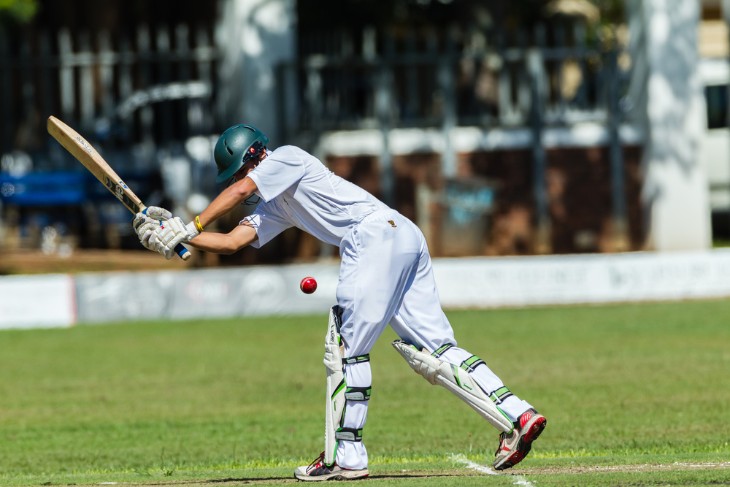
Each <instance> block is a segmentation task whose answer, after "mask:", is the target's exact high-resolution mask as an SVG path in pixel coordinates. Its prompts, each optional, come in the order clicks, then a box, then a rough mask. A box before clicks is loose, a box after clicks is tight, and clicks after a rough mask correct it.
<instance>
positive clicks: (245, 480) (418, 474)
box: [181, 472, 454, 484]
mask: <svg viewBox="0 0 730 487" xmlns="http://www.w3.org/2000/svg"><path fill="white" fill-rule="evenodd" d="M426 477H454V474H448V473H431V472H414V473H398V474H381V475H370V476H369V477H368V478H369V479H418V478H426ZM363 480H364V479H363ZM267 482H272V483H273V482H277V483H279V482H286V483H289V482H291V483H298V482H299V480H297V479H295V478H294V477H293V476H292V477H288V476H287V477H249V478H246V477H238V478H233V477H230V478H225V479H211V480H205V481H203V483H207V484H228V483H235V484H252V483H267ZM181 483H182V484H184V483H185V482H181ZM190 483H195V482H190Z"/></svg>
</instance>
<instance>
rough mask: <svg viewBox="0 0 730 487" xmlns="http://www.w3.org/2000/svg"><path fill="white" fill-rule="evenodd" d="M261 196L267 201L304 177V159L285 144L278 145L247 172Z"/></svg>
mask: <svg viewBox="0 0 730 487" xmlns="http://www.w3.org/2000/svg"><path fill="white" fill-rule="evenodd" d="M248 177H250V178H251V179H253V182H254V183H256V188H257V190H258V193H259V194H260V195H261V198H262V199H263V200H264V201H266V202H268V201H271V200H272V199H274V198H276V197H277V196H279V195H280V194H281V193H283V192H284V191H286V190H287V189H289V188H290V187H291V186H292V185H294V184H296V183H297V182H299V180H300V179H302V177H304V160H303V159H302V158H301V157H299V156H298V155H297V154H296V153H295V152H294V151H293V150H290V149H289V148H288V147H287V146H285V147H280V148H279V149H276V150H275V151H274V152H272V153H271V154H269V155H268V156H267V157H266V159H264V160H263V161H261V164H259V165H258V166H257V167H256V169H254V170H253V171H251V172H250V173H249V174H248Z"/></svg>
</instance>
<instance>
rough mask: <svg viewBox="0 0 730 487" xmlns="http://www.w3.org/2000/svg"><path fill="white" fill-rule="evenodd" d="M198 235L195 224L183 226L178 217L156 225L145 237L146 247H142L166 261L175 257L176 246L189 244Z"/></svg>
mask: <svg viewBox="0 0 730 487" xmlns="http://www.w3.org/2000/svg"><path fill="white" fill-rule="evenodd" d="M199 234H200V232H199V231H198V229H197V228H195V223H193V222H190V223H188V224H187V225H185V224H184V223H183V221H182V219H180V217H177V216H176V217H173V218H170V219H169V220H165V221H163V222H162V225H158V227H157V228H155V229H154V230H153V231H152V233H151V234H150V235H149V237H147V244H148V245H149V246H147V245H145V243H144V242H143V243H142V245H145V247H147V248H149V249H150V250H153V251H155V252H157V253H158V254H161V255H163V256H164V257H165V258H166V259H168V260H170V259H172V256H173V255H175V247H177V245H178V244H181V243H184V242H189V241H190V240H192V239H193V238H195V237H197V236H198V235H199Z"/></svg>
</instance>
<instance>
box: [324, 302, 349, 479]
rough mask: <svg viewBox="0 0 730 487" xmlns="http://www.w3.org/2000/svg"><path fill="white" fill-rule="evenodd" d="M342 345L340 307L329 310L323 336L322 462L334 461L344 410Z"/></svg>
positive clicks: (344, 387)
mask: <svg viewBox="0 0 730 487" xmlns="http://www.w3.org/2000/svg"><path fill="white" fill-rule="evenodd" d="M343 355H344V347H343V345H342V340H341V339H340V308H339V306H333V307H332V309H331V310H330V315H329V323H328V326H327V334H326V335H325V337H324V366H325V369H326V371H327V398H326V412H325V428H324V462H325V464H326V465H332V464H334V463H335V458H336V455H337V438H336V437H335V435H336V433H337V429H338V428H339V427H340V424H341V421H342V415H343V413H344V412H345V390H346V386H345V374H344V372H343V366H342V356H343Z"/></svg>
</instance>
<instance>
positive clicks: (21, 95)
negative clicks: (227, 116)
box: [0, 25, 218, 166]
mask: <svg viewBox="0 0 730 487" xmlns="http://www.w3.org/2000/svg"><path fill="white" fill-rule="evenodd" d="M217 58H218V52H217V49H216V47H215V46H214V44H213V42H212V36H211V33H210V32H209V31H208V29H206V28H198V29H193V28H191V27H190V26H188V25H177V26H175V27H173V28H168V27H166V26H164V25H158V26H155V27H154V28H149V27H147V26H145V25H141V26H139V27H138V28H137V30H136V31H135V32H130V33H111V32H107V31H99V32H93V33H92V32H74V31H70V30H68V29H62V30H59V31H58V32H55V33H51V32H40V33H37V32H28V33H25V34H23V35H22V36H20V37H17V38H15V37H13V36H10V35H9V34H8V33H3V32H2V31H1V30H0V106H2V107H3V109H2V113H0V134H1V135H0V153H3V154H5V153H8V152H10V151H13V150H23V151H34V150H38V149H42V148H43V147H42V145H43V144H42V143H41V142H40V141H39V140H38V137H39V134H43V133H45V130H44V125H45V118H46V117H47V116H48V115H50V114H54V115H56V116H58V117H60V118H62V119H63V120H65V121H67V123H70V124H72V125H73V126H75V127H76V128H77V129H78V130H80V131H82V132H84V133H85V134H87V135H89V138H90V139H97V140H102V141H104V142H105V143H107V144H108V145H109V146H110V147H114V146H122V147H124V148H126V149H128V148H129V147H130V146H131V145H141V146H145V145H147V146H149V147H154V146H155V145H160V144H163V145H164V144H168V143H171V142H174V141H183V140H185V139H186V138H188V137H190V136H191V135H195V134H209V133H211V131H212V129H213V126H214V120H213V117H214V112H213V110H212V109H211V107H212V98H213V92H214V89H213V87H214V86H215V83H216V68H215V64H216V60H217ZM28 134H33V135H34V136H33V137H29V136H28ZM38 163H39V164H41V165H43V164H44V163H45V164H49V165H51V166H53V164H54V161H44V160H43V158H41V159H40V160H39V161H38ZM55 164H63V163H62V162H59V161H55Z"/></svg>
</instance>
